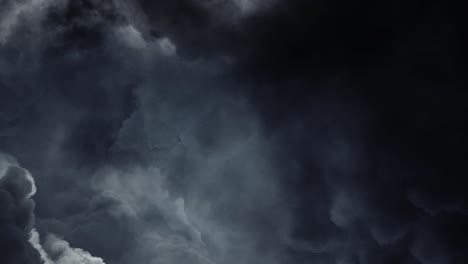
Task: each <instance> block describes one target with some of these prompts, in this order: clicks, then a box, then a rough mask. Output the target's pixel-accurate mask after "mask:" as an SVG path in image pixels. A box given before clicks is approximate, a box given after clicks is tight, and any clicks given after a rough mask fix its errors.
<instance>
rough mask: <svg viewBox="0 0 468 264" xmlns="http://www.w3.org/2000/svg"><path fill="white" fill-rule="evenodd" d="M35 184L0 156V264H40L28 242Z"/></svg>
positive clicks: (5, 157)
mask: <svg viewBox="0 0 468 264" xmlns="http://www.w3.org/2000/svg"><path fill="white" fill-rule="evenodd" d="M35 188H36V187H35V186H34V181H33V180H32V178H31V176H30V175H29V172H28V171H26V170H25V169H23V168H21V167H20V166H19V165H18V164H17V163H16V161H15V160H14V158H12V157H10V156H7V155H4V154H2V153H0V212H1V214H0V234H1V241H0V260H1V262H2V263H8V264H10V263H11V264H13V263H14V264H16V263H24V264H30V263H40V258H39V254H38V252H36V250H35V249H34V248H33V247H32V245H31V244H30V243H29V242H28V240H29V232H30V231H31V229H32V227H33V225H34V213H33V210H34V201H33V200H32V199H30V197H31V195H32V194H34V192H35Z"/></svg>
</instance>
